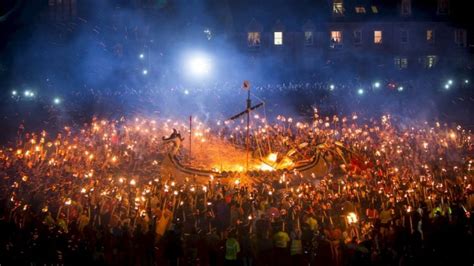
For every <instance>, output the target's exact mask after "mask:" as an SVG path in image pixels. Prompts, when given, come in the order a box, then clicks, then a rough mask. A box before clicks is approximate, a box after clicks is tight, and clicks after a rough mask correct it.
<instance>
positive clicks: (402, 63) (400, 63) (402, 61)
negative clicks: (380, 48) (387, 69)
mask: <svg viewBox="0 0 474 266" xmlns="http://www.w3.org/2000/svg"><path fill="white" fill-rule="evenodd" d="M395 67H397V68H398V69H405V68H407V67H408V58H406V57H395Z"/></svg>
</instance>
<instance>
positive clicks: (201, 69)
mask: <svg viewBox="0 0 474 266" xmlns="http://www.w3.org/2000/svg"><path fill="white" fill-rule="evenodd" d="M186 66H187V67H186V68H187V71H188V72H189V73H190V74H191V75H193V76H196V77H202V76H205V75H207V74H209V72H210V71H211V60H210V59H209V58H208V57H207V56H205V55H202V54H197V55H193V56H191V57H190V58H189V59H187V63H186Z"/></svg>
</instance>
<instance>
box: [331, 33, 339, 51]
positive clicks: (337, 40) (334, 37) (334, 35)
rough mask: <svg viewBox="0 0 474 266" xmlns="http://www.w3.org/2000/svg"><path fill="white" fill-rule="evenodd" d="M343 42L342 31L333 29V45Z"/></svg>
mask: <svg viewBox="0 0 474 266" xmlns="http://www.w3.org/2000/svg"><path fill="white" fill-rule="evenodd" d="M341 43H342V31H338V30H337V31H331V47H334V46H336V45H339V44H341Z"/></svg>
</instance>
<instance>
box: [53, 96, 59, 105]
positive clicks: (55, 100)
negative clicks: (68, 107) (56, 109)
mask: <svg viewBox="0 0 474 266" xmlns="http://www.w3.org/2000/svg"><path fill="white" fill-rule="evenodd" d="M53 102H54V104H60V103H61V99H59V98H57V97H56V98H54V100H53Z"/></svg>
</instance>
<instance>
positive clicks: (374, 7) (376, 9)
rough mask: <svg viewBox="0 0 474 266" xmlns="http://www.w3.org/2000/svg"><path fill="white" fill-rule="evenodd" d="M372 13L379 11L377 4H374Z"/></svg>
mask: <svg viewBox="0 0 474 266" xmlns="http://www.w3.org/2000/svg"><path fill="white" fill-rule="evenodd" d="M372 13H374V14H377V13H379V9H378V8H377V6H372Z"/></svg>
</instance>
